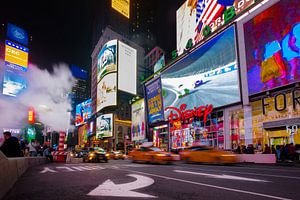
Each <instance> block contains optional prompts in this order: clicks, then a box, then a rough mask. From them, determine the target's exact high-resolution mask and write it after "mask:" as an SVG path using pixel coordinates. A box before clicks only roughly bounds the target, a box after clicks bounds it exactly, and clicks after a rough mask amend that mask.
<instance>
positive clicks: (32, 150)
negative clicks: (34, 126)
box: [28, 139, 37, 156]
mask: <svg viewBox="0 0 300 200" xmlns="http://www.w3.org/2000/svg"><path fill="white" fill-rule="evenodd" d="M28 147H29V156H37V152H36V145H35V140H34V139H32V140H31V142H30V143H29V144H28Z"/></svg>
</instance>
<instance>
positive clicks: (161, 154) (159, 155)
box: [156, 153, 166, 156]
mask: <svg viewBox="0 0 300 200" xmlns="http://www.w3.org/2000/svg"><path fill="white" fill-rule="evenodd" d="M156 155H157V156H166V155H165V154H162V153H160V154H156Z"/></svg>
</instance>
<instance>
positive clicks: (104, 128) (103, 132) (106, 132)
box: [96, 113, 114, 139]
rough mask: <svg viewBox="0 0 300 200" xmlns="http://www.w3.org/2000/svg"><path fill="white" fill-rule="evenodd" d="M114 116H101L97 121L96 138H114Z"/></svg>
mask: <svg viewBox="0 0 300 200" xmlns="http://www.w3.org/2000/svg"><path fill="white" fill-rule="evenodd" d="M113 116H114V115H113V114H112V113H110V114H103V115H100V116H99V117H98V118H97V120H96V138H97V139H100V138H104V137H112V136H113V124H114V118H113Z"/></svg>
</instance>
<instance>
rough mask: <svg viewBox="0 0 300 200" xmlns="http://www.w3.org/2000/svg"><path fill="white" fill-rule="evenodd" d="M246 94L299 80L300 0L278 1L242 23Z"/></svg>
mask: <svg viewBox="0 0 300 200" xmlns="http://www.w3.org/2000/svg"><path fill="white" fill-rule="evenodd" d="M244 34H245V48H246V60H247V75H248V89H249V95H253V94H257V93H260V92H263V91H266V90H271V89H273V88H276V87H280V86H284V85H287V84H290V83H294V82H298V81H299V80H300V70H299V69H300V68H299V63H300V62H299V61H300V52H299V49H300V4H299V1H298V0H288V1H287V0H286V1H280V2H278V3H277V4H275V5H273V6H271V7H270V8H268V9H267V10H265V11H263V12H261V13H260V14H259V15H257V16H255V17H254V18H253V19H251V20H250V21H248V22H247V23H245V24H244Z"/></svg>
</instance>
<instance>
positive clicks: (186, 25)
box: [176, 0, 255, 55]
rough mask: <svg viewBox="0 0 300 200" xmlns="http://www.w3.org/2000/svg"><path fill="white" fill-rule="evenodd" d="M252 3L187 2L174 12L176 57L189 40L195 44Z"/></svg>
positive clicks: (235, 0) (223, 0) (238, 0)
mask: <svg viewBox="0 0 300 200" xmlns="http://www.w3.org/2000/svg"><path fill="white" fill-rule="evenodd" d="M254 3H255V0H247V1H246V0H187V1H186V2H185V3H184V4H183V5H182V6H181V7H180V8H179V9H178V10H177V12H176V24H177V25H176V26H177V52H178V55H180V54H182V53H183V52H184V50H185V49H186V45H187V43H188V41H189V40H191V41H192V44H193V45H195V44H197V43H198V42H200V41H201V40H202V39H203V38H204V37H205V32H207V33H209V32H214V31H215V30H216V29H218V28H219V27H220V26H222V25H224V24H225V23H226V22H227V21H228V20H229V21H230V19H232V17H233V16H235V14H236V15H238V14H239V13H241V12H242V11H243V10H245V9H246V8H247V7H249V6H250V5H252V4H254ZM230 8H234V9H230Z"/></svg>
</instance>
